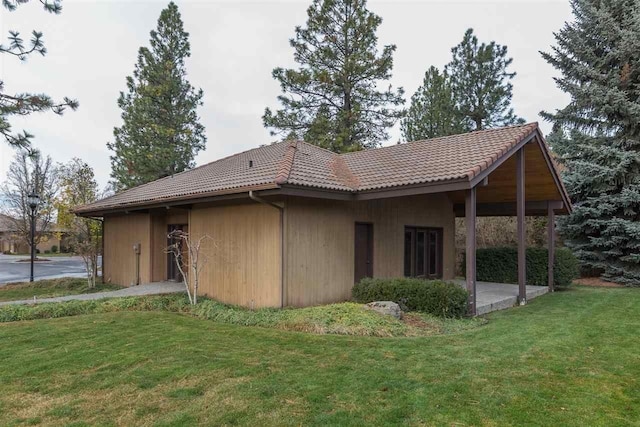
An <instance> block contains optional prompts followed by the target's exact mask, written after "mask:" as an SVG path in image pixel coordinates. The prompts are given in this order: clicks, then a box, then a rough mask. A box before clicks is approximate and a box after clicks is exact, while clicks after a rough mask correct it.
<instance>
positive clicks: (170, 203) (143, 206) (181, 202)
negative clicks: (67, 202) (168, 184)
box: [73, 183, 280, 217]
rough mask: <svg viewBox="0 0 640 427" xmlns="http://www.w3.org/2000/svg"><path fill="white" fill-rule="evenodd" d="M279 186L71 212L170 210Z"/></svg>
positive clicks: (98, 214) (84, 214)
mask: <svg viewBox="0 0 640 427" xmlns="http://www.w3.org/2000/svg"><path fill="white" fill-rule="evenodd" d="M278 189H280V186H279V185H277V184H275V183H268V184H259V185H252V186H245V187H238V188H233V189H227V190H218V191H211V192H206V193H198V194H190V195H185V196H180V197H171V198H166V199H160V200H159V199H156V200H148V201H144V202H138V203H130V204H122V205H112V206H104V207H96V208H90V207H87V208H82V207H80V208H78V209H75V210H74V211H73V213H74V214H76V215H78V216H82V217H101V216H104V215H109V214H116V213H128V212H135V211H143V210H148V209H157V208H170V207H179V206H185V205H191V204H195V203H207V202H211V201H218V200H231V199H238V198H246V197H249V196H248V194H249V191H264V190H278Z"/></svg>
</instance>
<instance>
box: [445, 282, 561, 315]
mask: <svg viewBox="0 0 640 427" xmlns="http://www.w3.org/2000/svg"><path fill="white" fill-rule="evenodd" d="M455 282H457V283H458V284H459V285H460V286H463V287H464V286H465V281H464V280H456V281H455ZM547 292H549V288H548V287H546V286H527V300H532V299H534V298H536V297H539V296H540V295H543V294H546V293H547ZM517 303H518V285H511V284H507V283H491V282H476V312H477V313H478V316H480V315H482V314H487V313H490V312H492V311H497V310H504V309H505V308H511V307H513V306H515V305H516V304H517Z"/></svg>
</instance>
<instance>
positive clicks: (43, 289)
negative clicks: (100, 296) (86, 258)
mask: <svg viewBox="0 0 640 427" xmlns="http://www.w3.org/2000/svg"><path fill="white" fill-rule="evenodd" d="M117 289H122V286H118V285H113V284H110V283H106V284H103V283H97V284H96V286H95V288H93V289H89V287H88V285H87V279H85V278H71V277H64V278H61V279H51V280H38V281H35V282H21V283H9V284H7V285H5V286H0V301H15V300H22V299H33V297H34V296H36V297H38V298H52V297H60V296H64V295H77V294H88V293H93V292H103V291H115V290H117Z"/></svg>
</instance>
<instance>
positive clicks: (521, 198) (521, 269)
mask: <svg viewBox="0 0 640 427" xmlns="http://www.w3.org/2000/svg"><path fill="white" fill-rule="evenodd" d="M516 210H517V215H518V302H519V304H520V305H525V304H526V303H527V256H526V238H527V234H526V230H525V222H524V214H525V195H524V149H523V148H521V149H520V150H518V151H517V152H516Z"/></svg>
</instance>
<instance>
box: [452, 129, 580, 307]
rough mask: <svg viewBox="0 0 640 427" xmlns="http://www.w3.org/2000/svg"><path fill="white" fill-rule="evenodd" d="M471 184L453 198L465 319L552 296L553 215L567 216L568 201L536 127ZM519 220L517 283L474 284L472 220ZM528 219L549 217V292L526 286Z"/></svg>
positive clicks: (544, 288) (547, 287) (455, 193)
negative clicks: (459, 223)
mask: <svg viewBox="0 0 640 427" xmlns="http://www.w3.org/2000/svg"><path fill="white" fill-rule="evenodd" d="M492 160H493V162H491V163H490V164H488V165H487V167H486V169H484V170H482V171H479V172H478V173H477V174H476V175H475V177H473V178H472V179H471V180H470V188H468V189H466V190H459V191H455V192H451V193H450V195H449V197H450V199H451V200H452V202H453V203H454V211H455V214H456V216H457V217H462V218H464V219H465V229H466V233H465V234H466V237H465V238H466V245H465V252H466V257H465V280H464V284H465V286H466V288H467V290H468V291H469V302H468V304H469V314H470V315H479V314H484V313H487V312H489V311H495V310H500V309H503V308H508V307H512V306H513V305H515V304H519V305H525V304H526V303H527V301H528V300H529V299H531V298H535V297H536V296H539V295H542V294H543V293H546V292H553V290H554V289H553V287H554V275H553V264H554V260H555V215H556V214H561V215H562V214H568V213H569V212H571V201H570V199H569V196H568V194H567V192H566V190H565V188H564V185H563V184H562V181H561V180H560V176H559V173H558V170H557V168H556V166H555V162H554V160H553V159H552V157H551V154H550V152H549V150H548V149H547V147H546V143H545V141H544V138H543V136H542V134H541V133H540V130H539V129H538V128H537V127H536V128H535V129H533V131H532V132H531V133H530V134H529V135H527V136H526V137H525V138H523V139H522V140H520V141H518V142H517V143H516V144H514V145H513V146H511V147H510V148H509V149H508V150H506V151H505V152H504V153H502V155H501V156H499V157H498V158H497V159H492ZM478 216H493V217H495V216H515V217H516V218H517V241H518V283H517V284H516V285H510V284H499V283H488V282H477V277H476V247H477V245H476V218H477V217H478ZM526 216H547V218H548V224H547V230H546V232H547V242H548V250H549V257H548V286H546V287H542V286H527V284H526V277H527V273H526V269H527V265H526V229H525V217H526Z"/></svg>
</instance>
